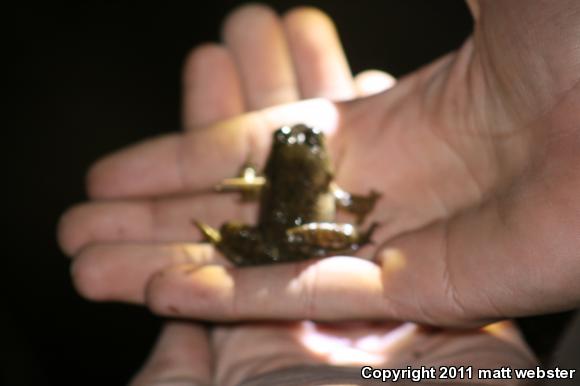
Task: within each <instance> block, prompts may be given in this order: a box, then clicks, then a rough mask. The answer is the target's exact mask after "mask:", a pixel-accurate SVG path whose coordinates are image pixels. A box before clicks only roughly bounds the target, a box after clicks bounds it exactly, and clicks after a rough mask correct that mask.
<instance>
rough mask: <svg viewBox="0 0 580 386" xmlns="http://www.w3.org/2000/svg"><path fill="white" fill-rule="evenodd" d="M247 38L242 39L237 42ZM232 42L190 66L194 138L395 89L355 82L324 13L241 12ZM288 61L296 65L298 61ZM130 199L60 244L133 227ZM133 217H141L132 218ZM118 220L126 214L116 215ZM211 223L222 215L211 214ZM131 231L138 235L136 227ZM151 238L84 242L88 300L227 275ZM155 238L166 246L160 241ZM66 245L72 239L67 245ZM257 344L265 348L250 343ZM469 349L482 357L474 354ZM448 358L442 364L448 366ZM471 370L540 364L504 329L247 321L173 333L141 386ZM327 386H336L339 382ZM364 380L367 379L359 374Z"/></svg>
mask: <svg viewBox="0 0 580 386" xmlns="http://www.w3.org/2000/svg"><path fill="white" fill-rule="evenodd" d="M248 26H251V28H248ZM239 30H244V31H245V34H239V33H238V32H236V31H239ZM224 35H225V45H224V46H218V45H207V46H203V47H201V48H198V49H197V50H195V51H194V52H193V54H192V55H191V56H190V58H189V60H188V61H187V65H186V68H185V72H184V85H185V87H184V90H185V92H184V100H185V106H184V113H185V114H184V122H185V126H186V128H187V129H188V131H187V132H186V133H185V135H190V133H195V132H197V131H198V130H207V129H202V128H200V127H203V125H207V124H211V122H213V121H216V120H218V119H220V118H227V117H228V116H232V115H236V114H239V113H240V112H242V111H244V110H245V109H259V108H263V107H265V106H268V105H270V104H276V103H281V102H289V101H292V100H294V99H297V98H301V97H314V96H324V97H327V98H333V99H347V98H352V97H353V96H354V95H368V94H372V93H374V92H378V91H380V90H384V89H386V88H388V87H390V86H391V85H392V84H393V83H394V80H393V79H392V78H390V77H389V76H388V75H386V74H384V73H381V72H377V71H369V72H365V73H362V74H360V75H359V76H357V77H356V78H355V79H354V80H353V79H352V78H351V76H350V72H349V69H348V65H347V64H346V60H345V59H344V55H343V53H342V50H341V48H340V43H339V42H338V38H337V36H336V33H335V31H334V27H333V26H332V23H331V22H330V21H329V19H328V18H327V17H326V16H325V15H323V14H321V13H320V12H319V11H316V10H312V9H298V10H295V11H292V12H290V13H288V14H287V15H286V16H285V17H284V18H283V19H281V20H280V19H278V18H277V17H276V16H275V15H274V14H273V12H272V11H271V10H268V9H267V8H264V7H256V6H249V7H244V8H242V9H240V10H238V11H237V12H235V13H234V14H233V15H231V16H230V17H229V18H228V21H227V22H226V23H225V29H224ZM256 37H260V38H261V39H262V41H261V42H260V43H261V44H257V45H256V44H255V43H252V44H250V41H252V39H254V38H256ZM307 52H309V53H310V55H308V54H306V53H307ZM290 58H293V59H294V60H295V61H294V62H292V63H290ZM261 66H264V67H261ZM292 66H294V68H292ZM294 74H295V75H294ZM293 77H295V79H294V78H293ZM289 79H290V80H289ZM292 79H294V80H292ZM260 82H264V83H260ZM287 84H290V86H287ZM299 85H302V86H300V87H299ZM224 96H227V97H224ZM317 103H320V102H315V104H317ZM323 105H324V104H323ZM303 106H305V105H299V108H300V109H303ZM291 109H292V108H291ZM218 130H219V129H218ZM132 196H134V195H129V196H128V197H124V198H116V199H115V201H104V202H98V201H97V202H93V203H89V204H84V205H83V206H81V207H78V208H76V209H73V210H71V211H70V212H69V213H68V214H67V215H65V217H64V218H63V223H62V224H63V225H62V230H63V233H62V235H63V236H66V235H67V234H70V232H73V231H75V229H78V228H76V226H73V225H74V224H75V221H79V220H80V221H81V222H80V223H78V222H76V225H80V224H82V226H83V232H86V231H88V230H89V229H90V227H86V225H88V224H89V223H90V222H92V221H94V220H97V221H101V220H104V219H107V218H108V219H109V220H112V222H111V223H109V224H110V225H111V224H115V222H116V221H118V219H120V218H122V217H123V216H129V217H128V218H127V219H126V220H127V221H129V222H131V221H137V220H139V217H138V213H139V210H140V209H142V205H143V203H144V201H143V199H142V198H134V197H132ZM202 197H204V199H207V198H208V197H205V196H202ZM198 198H199V197H198V196H197V195H195V194H192V197H187V196H185V197H177V198H175V197H174V198H167V197H162V196H161V198H155V199H151V200H158V201H149V204H152V203H154V202H157V203H160V204H161V205H164V206H165V205H167V206H165V208H166V209H171V208H173V209H172V210H173V211H174V212H173V214H172V215H170V217H171V216H174V215H176V214H177V212H178V211H179V210H186V211H187V210H191V208H189V209H186V206H187V205H191V204H192V203H193V202H195V201H196V200H197V199H198ZM173 200H175V201H173ZM194 207H195V206H194ZM131 208H133V209H137V211H133V212H132V211H131ZM198 208H199V207H198ZM116 210H120V211H121V213H122V215H121V216H119V217H117V214H116V213H115V211H116ZM213 210H215V208H214V209H213ZM160 213H164V211H163V210H162V211H161V212H160ZM168 214H169V213H165V215H168ZM87 215H88V217H85V216H87ZM111 215H112V216H114V217H113V218H111V217H109V216H111ZM135 215H137V217H135ZM209 215H213V213H209V212H208V216H209ZM79 216H80V217H79ZM102 216H105V217H102ZM179 216H181V215H179ZM224 216H225V214H224ZM86 220H88V221H89V222H85V221H86ZM109 220H106V221H109ZM141 220H142V219H141ZM171 221H173V220H171ZM126 224H128V225H131V226H135V225H138V222H137V223H133V224H129V223H126ZM180 225H181V224H180ZM94 229H96V228H94ZM102 229H103V230H104V228H102ZM116 229H117V230H120V229H121V228H116ZM173 230H176V228H173ZM149 231H150V232H151V233H149V234H148V236H146V234H145V233H143V234H141V235H140V236H139V237H137V238H136V239H137V241H135V236H136V234H131V235H129V234H125V235H119V234H118V235H117V236H115V237H117V238H110V235H111V234H109V236H107V235H104V234H102V233H99V232H97V233H96V234H94V235H92V236H91V235H84V236H85V237H86V236H89V238H85V239H84V240H85V241H87V240H91V243H85V244H84V245H81V244H79V245H78V246H77V251H78V253H77V254H76V255H75V256H74V262H73V275H74V278H75V282H76V284H77V287H78V288H79V290H80V292H81V293H83V294H84V295H85V296H87V297H89V298H92V299H95V300H104V299H110V300H112V299H114V300H125V301H133V302H143V300H144V286H145V283H146V282H147V281H148V280H149V277H150V276H151V275H153V274H154V273H155V272H157V271H159V270H163V269H166V268H167V267H171V266H172V265H178V266H180V265H181V264H183V263H187V264H188V267H190V268H191V267H193V266H196V267H200V266H203V265H204V264H208V263H212V264H213V265H214V268H219V264H221V265H223V266H228V264H227V263H226V262H225V261H223V260H219V257H218V256H216V255H215V254H214V251H213V249H212V248H211V247H208V246H200V245H196V244H192V243H190V244H187V243H180V242H169V241H168V240H165V239H163V238H164V237H167V238H169V237H175V238H176V239H178V238H179V236H175V235H173V236H172V235H171V230H170V231H168V233H162V234H161V236H158V235H157V231H158V230H156V229H150V230H149ZM149 231H148V232H149ZM190 231H191V229H190ZM81 233H82V232H81ZM177 234H178V235H179V234H180V233H179V231H178V232H177ZM79 235H80V234H77V236H76V237H78V236H79ZM165 235H166V236H165ZM93 236H96V237H94V238H93ZM156 237H162V241H160V240H159V239H157V238H156ZM66 239H67V237H63V241H64V240H66ZM67 245H68V246H70V244H66V242H65V243H63V246H64V247H65V249H66V248H67ZM349 261H350V260H349ZM353 261H356V260H353ZM216 264H217V265H216ZM127 273H130V276H127ZM257 341H259V342H260V345H255V344H253V343H254V342H257ZM239 347H246V349H244V350H240V349H239ZM466 350H467V351H469V352H472V353H473V355H471V356H465V354H464V353H465V351H466ZM462 353H463V354H462ZM442 357H443V358H444V359H445V362H441V361H440V358H442ZM474 363H475V364H477V365H479V366H482V367H496V366H499V365H508V364H509V365H511V366H516V367H517V366H520V367H526V366H529V365H531V364H533V363H534V358H533V357H532V356H531V355H530V353H529V350H528V349H527V348H526V347H525V344H523V342H522V340H521V339H520V338H519V336H518V334H517V331H515V330H514V329H513V327H512V326H511V325H510V324H509V323H507V322H503V323H500V324H496V325H493V326H490V327H487V328H485V329H482V330H475V331H468V332H461V333H459V332H449V331H443V330H437V329H434V330H432V329H424V328H421V327H418V326H417V325H414V324H412V323H403V324H400V323H385V322H382V323H378V324H372V323H359V324H346V325H345V324H340V325H329V324H318V325H317V324H314V323H312V322H301V323H278V324H268V323H250V324H241V325H234V326H221V327H219V326H218V327H215V328H214V329H213V333H212V336H211V339H210V340H208V336H207V334H206V331H205V330H204V329H203V328H202V327H200V326H199V325H196V324H194V323H188V322H177V321H174V322H168V323H167V324H166V326H165V327H164V330H163V332H162V334H161V336H160V338H159V341H158V343H157V345H156V347H155V350H154V351H153V353H152V354H151V356H150V358H149V360H148V361H147V363H146V364H145V366H144V367H143V369H142V370H141V371H140V372H139V374H138V375H137V376H136V377H135V379H134V380H133V382H132V384H134V385H148V384H158V385H161V384H171V385H176V384H188V385H189V384H210V383H211V382H212V381H215V382H216V384H219V385H236V384H238V383H239V382H240V381H243V380H247V379H248V378H251V377H254V376H256V375H260V374H262V375H263V377H264V376H265V377H266V378H263V377H262V378H261V381H262V382H264V379H266V380H267V384H276V382H278V381H279V380H280V378H279V377H280V374H277V373H276V372H275V370H277V369H283V368H288V367H293V366H299V365H333V366H336V365H341V366H349V365H350V366H353V365H358V366H360V365H363V364H366V365H369V364H370V365H375V366H388V367H395V366H402V367H404V366H406V365H409V364H410V365H414V366H420V365H434V366H436V365H438V364H439V365H441V364H447V365H449V364H455V365H462V364H464V365H473V364H474ZM212 368H214V371H213V374H212V371H211V369H212ZM333 368H334V367H333ZM308 369H310V370H312V368H311V367H308ZM329 369H332V368H327V367H316V368H315V371H322V372H323V373H324V374H327V375H328V372H329ZM272 371H274V372H272ZM305 371H306V370H303V371H300V373H301V374H304V373H305ZM331 373H332V371H331ZM264 374H265V375H264ZM328 376H329V377H330V378H328V379H331V378H332V374H330V375H328ZM355 377H357V378H360V377H359V376H358V375H356V374H355ZM248 384H252V382H251V381H249V383H248Z"/></svg>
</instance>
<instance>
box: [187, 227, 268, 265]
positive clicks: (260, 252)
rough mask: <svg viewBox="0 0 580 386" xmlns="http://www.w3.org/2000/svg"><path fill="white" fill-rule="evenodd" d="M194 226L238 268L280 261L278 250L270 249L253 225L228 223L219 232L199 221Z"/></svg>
mask: <svg viewBox="0 0 580 386" xmlns="http://www.w3.org/2000/svg"><path fill="white" fill-rule="evenodd" d="M194 224H195V225H196V226H197V228H198V229H199V230H200V232H201V233H202V234H203V236H204V238H205V239H206V241H209V242H210V243H212V244H213V245H215V246H216V248H217V249H218V250H219V251H220V252H221V253H222V254H223V255H224V256H225V257H226V258H227V259H228V260H230V261H231V262H232V263H233V264H235V265H237V266H245V265H259V264H269V263H274V262H276V261H278V260H279V251H278V249H277V248H273V247H269V246H268V244H267V243H265V242H264V240H263V239H262V236H261V234H260V233H259V232H258V230H257V229H256V228H255V227H253V226H251V225H246V224H240V223H236V222H228V223H225V224H224V225H222V226H221V228H220V229H219V230H217V229H215V228H212V227H210V226H209V225H206V224H203V223H200V222H198V221H194Z"/></svg>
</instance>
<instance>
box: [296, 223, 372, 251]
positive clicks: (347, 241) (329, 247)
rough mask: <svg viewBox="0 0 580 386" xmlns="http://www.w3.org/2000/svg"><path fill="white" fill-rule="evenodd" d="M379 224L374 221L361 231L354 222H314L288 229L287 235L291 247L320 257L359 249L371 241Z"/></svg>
mask: <svg viewBox="0 0 580 386" xmlns="http://www.w3.org/2000/svg"><path fill="white" fill-rule="evenodd" d="M377 226H378V224H377V223H373V224H372V225H371V226H370V227H369V228H368V229H367V230H366V231H364V232H362V233H361V232H360V231H359V229H358V228H357V227H356V226H354V225H352V224H347V223H330V222H312V223H308V224H304V225H301V226H297V227H293V228H290V229H288V230H287V231H286V237H287V242H288V244H289V245H290V249H295V250H298V251H300V252H301V253H309V254H311V255H312V257H320V256H325V255H328V254H332V253H340V252H348V251H355V250H357V249H359V248H360V247H362V246H363V245H365V244H368V243H370V242H371V241H370V240H371V237H372V234H373V232H374V231H375V229H376V228H377Z"/></svg>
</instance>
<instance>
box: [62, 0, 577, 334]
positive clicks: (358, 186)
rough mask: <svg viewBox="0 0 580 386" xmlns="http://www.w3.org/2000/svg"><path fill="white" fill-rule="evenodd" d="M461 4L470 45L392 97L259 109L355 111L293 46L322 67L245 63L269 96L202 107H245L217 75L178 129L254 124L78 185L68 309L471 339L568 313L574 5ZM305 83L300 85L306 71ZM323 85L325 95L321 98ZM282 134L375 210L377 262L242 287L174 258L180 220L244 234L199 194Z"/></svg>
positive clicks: (192, 251)
mask: <svg viewBox="0 0 580 386" xmlns="http://www.w3.org/2000/svg"><path fill="white" fill-rule="evenodd" d="M470 6H471V9H472V11H473V13H474V16H475V18H476V26H475V31H474V34H473V37H472V38H470V39H468V40H467V41H466V43H465V44H464V45H463V46H462V47H461V48H460V49H459V50H458V51H456V52H454V53H451V54H449V55H447V56H445V57H444V58H441V59H440V60H438V61H436V62H435V63H433V64H431V65H428V66H426V67H425V68H423V69H422V70H420V71H418V72H416V73H414V74H411V75H409V76H408V77H406V78H404V79H403V80H402V81H400V82H399V83H398V85H397V86H396V87H394V88H392V89H390V90H389V91H386V92H384V93H381V94H378V95H374V96H371V97H367V98H362V99H357V100H354V101H345V102H328V101H326V100H312V101H305V102H297V103H292V104H288V105H285V106H280V107H272V108H262V107H264V106H269V105H272V104H275V103H280V102H287V101H288V100H289V99H291V98H293V99H296V98H297V97H298V96H301V97H305V98H308V97H316V96H323V97H333V98H334V99H337V96H338V99H348V98H350V97H352V96H353V95H352V93H351V94H350V95H349V92H348V91H341V92H344V94H340V93H339V92H338V91H336V90H344V89H343V88H342V86H341V85H344V84H345V82H346V83H348V80H344V78H341V77H340V76H338V75H337V74H336V72H339V70H336V67H337V64H336V63H337V62H336V61H333V62H332V63H326V64H327V65H328V66H329V67H328V68H327V69H326V67H324V66H323V65H322V64H325V60H326V59H325V58H326V56H324V55H321V54H320V53H319V52H317V51H316V50H312V49H311V48H312V46H309V44H311V43H312V42H311V41H307V39H306V41H302V43H300V44H298V43H297V41H299V40H300V39H302V38H301V37H300V34H299V33H298V32H297V31H294V32H292V31H288V32H287V34H288V36H289V44H288V46H289V49H290V50H291V51H293V52H294V53H293V55H292V57H299V58H308V60H310V61H312V62H314V63H318V64H319V65H320V66H315V67H314V68H315V69H314V70H312V72H308V71H310V70H308V71H307V72H305V73H304V72H303V75H301V76H299V77H294V76H293V75H292V74H293V71H291V70H290V69H288V71H285V70H284V66H286V68H289V67H290V68H291V65H290V64H288V63H287V64H286V65H284V64H282V63H280V62H276V60H277V59H272V58H271V59H266V58H265V57H264V56H263V55H262V57H260V59H261V60H262V61H259V63H258V64H257V68H259V69H263V68H266V69H268V68H274V66H278V67H277V68H278V69H280V74H285V75H281V76H276V77H270V76H269V73H268V72H267V71H265V72H264V71H262V73H260V76H253V77H252V76H250V75H249V74H247V72H248V71H249V68H251V66H252V64H250V63H246V64H244V63H242V62H241V63H238V65H239V66H240V68H241V73H242V74H244V77H242V79H245V80H244V82H246V83H245V84H244V86H243V87H249V86H250V85H251V87H252V88H253V89H254V90H261V91H264V90H268V91H267V92H265V93H264V94H260V93H259V92H256V94H255V95H256V96H254V94H251V95H250V94H248V95H244V96H243V99H241V100H243V101H244V102H243V103H242V102H240V99H238V100H236V101H233V100H232V101H230V102H228V103H231V105H229V106H227V107H226V106H225V105H219V106H218V105H216V104H214V103H212V101H216V100H218V99H219V98H221V97H222V96H223V95H235V94H236V93H239V94H242V91H241V90H242V86H241V83H240V82H241V80H240V79H237V82H233V83H232V82H229V81H228V80H229V79H231V77H234V78H235V77H236V75H235V72H232V73H229V74H227V73H224V72H222V74H223V75H221V78H220V79H222V80H223V84H221V83H220V86H221V88H217V87H216V88H215V90H218V91H215V92H213V94H212V93H211V92H210V93H206V94H205V95H204V96H203V97H201V96H198V97H197V98H201V99H202V100H203V101H200V102H199V106H203V108H202V107H200V108H199V109H198V110H196V109H195V108H194V107H191V109H190V110H188V108H186V109H185V111H186V116H185V120H186V126H187V125H190V122H191V121H188V119H189V118H188V117H193V116H199V114H200V112H201V114H202V115H203V112H204V111H207V112H210V111H212V109H218V110H220V109H221V111H219V112H220V113H223V114H222V116H224V117H225V116H234V115H235V114H238V113H241V112H242V111H244V110H251V111H253V112H250V113H246V114H242V115H239V116H235V117H233V118H231V119H227V120H222V121H220V122H218V123H214V124H209V125H208V126H204V128H201V129H195V130H188V131H187V132H186V133H183V134H172V135H168V136H165V137H161V138H157V139H154V140H149V141H145V142H143V143H141V144H138V145H136V146H134V147H132V148H130V149H126V150H124V151H121V152H119V153H117V154H114V155H112V156H109V157H107V158H105V159H103V160H102V161H100V162H99V163H97V164H96V165H95V167H94V168H93V169H92V170H91V172H90V174H89V178H88V185H89V193H90V195H91V197H92V198H94V199H97V200H101V201H96V202H91V203H88V204H82V205H80V206H78V207H76V208H73V209H71V210H70V211H69V212H67V214H65V216H64V217H63V219H62V221H61V226H60V242H61V245H62V246H63V249H64V250H65V251H67V253H69V254H71V255H75V261H74V265H73V274H74V278H75V281H76V284H77V287H78V288H79V290H80V292H81V293H83V294H84V295H85V296H87V297H88V298H92V299H96V300H105V299H116V300H125V301H133V302H143V301H145V300H147V302H148V304H149V306H151V307H152V309H153V310H154V311H156V312H158V313H160V314H164V315H170V316H182V317H184V316H189V317H194V318H206V319H213V320H239V319H257V318H279V319H304V318H308V319H317V320H340V319H398V320H413V321H419V322H426V323H431V324H440V325H454V326H459V325H461V326H467V325H474V324H481V323H484V322H486V321H489V320H494V319H496V318H499V317H505V316H517V315H526V314H531V313H536V312H547V311H553V310H560V309H566V308H572V307H575V306H578V304H579V293H580V288H579V287H580V283H579V281H578V280H577V278H578V277H579V275H580V264H579V261H580V260H579V259H578V251H579V250H580V237H579V236H578V235H579V234H580V232H578V229H580V216H579V214H580V202H579V201H578V199H577V197H578V192H580V175H579V173H580V171H579V168H578V164H579V162H580V152H578V151H577V149H578V148H580V147H579V146H580V136H579V134H578V133H579V127H578V108H577V107H578V105H579V103H580V102H579V101H580V91H579V86H578V77H579V73H580V70H579V68H580V67H579V63H580V53H579V51H578V47H577V44H576V43H575V40H574V37H575V36H577V35H578V33H579V31H578V29H579V28H580V23H578V22H577V19H578V17H579V16H578V15H579V14H580V13H579V11H578V7H579V6H578V4H577V3H574V2H567V1H561V2H552V3H543V2H534V3H530V4H527V5H526V6H524V5H522V4H517V3H514V2H507V3H499V2H481V3H476V2H472V3H470ZM246 27H247V26H246ZM226 34H227V31H226ZM293 34H295V35H298V36H297V37H296V40H292V39H293V38H292V36H293ZM231 39H235V37H234V34H233V33H232V35H231ZM312 39H314V38H312ZM226 40H227V38H226ZM257 46H260V45H255V46H254V47H257ZM205 49H206V50H211V49H212V48H211V47H206V48H205ZM218 51H219V50H218ZM220 55H222V54H218V55H216V57H219V56H220ZM284 55H285V54H282V56H284ZM286 55H287V54H286ZM273 57H277V56H276V55H273ZM213 59H215V58H213ZM213 59H212V60H213ZM215 60H217V61H218V62H219V60H221V59H215ZM268 60H272V61H270V62H268ZM305 61H307V60H306V59H305ZM194 62H195V61H194ZM224 62H226V63H227V64H225V66H230V65H231V62H230V61H229V60H224ZM321 63H322V64H321ZM214 64H215V63H214ZM254 64H256V63H254ZM261 66H263V67H261ZM300 66H301V65H300V64H298V63H296V64H295V67H296V71H297V73H300V71H306V70H305V69H302V70H301V67H300ZM211 67H212V66H207V67H206V71H210V70H211ZM214 67H215V66H214ZM208 68H209V70H208ZM244 68H245V70H244ZM322 68H325V71H324V72H322V71H321V69H322ZM333 69H334V70H333ZM333 71H336V72H333ZM246 75H247V76H248V77H247V78H245V77H246ZM207 79H209V77H208V78H207ZM340 79H342V80H340ZM216 81H217V82H220V81H221V80H216ZM268 82H273V84H268ZM186 84H187V85H188V86H187V87H186V89H188V88H189V87H193V88H195V87H198V86H195V83H194V82H188V81H187V79H186ZM232 84H234V85H236V86H234V87H233V88H234V89H233V90H232V89H230V87H232V86H231V85H232ZM238 86H239V87H238ZM271 86H272V87H271ZM200 87H201V86H200ZM270 87H271V88H270ZM325 87H333V92H332V93H326V92H314V91H316V90H325ZM334 88H336V89H334ZM248 89H249V88H248ZM225 90H228V92H225ZM296 90H300V95H297V93H296ZM193 94H194V93H192V95H193ZM329 94H330V95H329ZM186 95H188V94H187V92H186ZM257 95H260V96H257ZM289 96H290V97H291V98H289ZM194 100H195V98H193V97H192V98H191V99H187V98H186V105H188V106H189V104H191V106H194V104H195V103H194V102H193V101H194ZM212 106H213V107H212ZM230 108H231V110H230ZM261 108H262V109H261ZM235 109H237V111H235V112H234V110H235ZM256 109H258V110H256ZM196 114H197V115H196ZM212 121H213V119H206V120H204V119H202V118H200V122H204V123H211V122H212ZM289 121H291V122H294V121H296V122H306V123H310V124H314V125H317V126H319V127H321V128H323V129H324V130H326V131H327V133H328V135H329V137H330V138H329V146H330V151H331V153H332V154H333V155H334V159H335V161H336V166H337V176H336V178H337V181H338V183H339V184H340V185H341V186H342V187H343V188H345V189H347V190H350V191H353V192H356V193H363V194H364V193H366V192H368V191H369V190H370V189H373V188H374V189H376V190H380V191H381V192H382V194H383V196H382V198H381V201H380V202H379V204H378V207H377V209H376V210H375V211H374V213H373V214H372V218H370V219H369V221H379V222H380V223H381V224H382V226H381V228H380V230H379V231H378V232H377V234H376V236H375V241H376V245H375V248H374V249H373V250H370V251H367V252H366V253H368V255H367V256H372V257H373V258H374V261H366V260H361V259H355V258H350V257H335V258H329V259H323V260H320V261H309V262H306V263H300V264H287V265H279V266H272V267H256V268H245V269H235V268H233V267H229V266H227V264H223V265H222V266H220V265H219V263H220V262H221V263H223V260H222V259H221V258H220V256H218V255H217V254H216V253H215V251H214V250H213V248H211V247H208V246H204V245H197V244H193V243H191V244H184V243H183V240H191V239H192V238H195V236H193V237H192V229H191V225H190V220H191V219H192V218H199V219H207V220H208V222H210V223H211V224H212V225H216V226H217V225H220V224H221V223H223V222H224V221H226V220H230V219H232V218H235V217H237V218H238V219H240V220H243V221H247V222H251V221H252V220H253V217H254V214H255V206H253V205H251V204H248V205H246V204H244V205H240V204H239V203H238V202H237V201H236V200H235V199H233V198H232V197H225V196H216V195H213V194H208V189H210V188H211V187H212V186H213V185H214V184H215V183H217V182H219V181H220V180H221V179H222V178H225V177H229V176H231V175H234V174H235V173H236V171H237V170H238V168H239V166H240V165H241V164H242V163H243V162H244V160H245V159H246V158H247V156H248V155H249V154H250V153H252V154H253V155H254V156H255V157H256V158H257V159H259V160H262V161H263V159H264V157H265V154H266V151H267V149H268V145H269V138H270V136H269V134H268V133H269V132H271V131H272V130H274V129H275V128H276V127H278V126H280V125H282V124H288V123H291V122H289ZM234 133H235V135H234ZM347 145H348V146H347ZM151 241H154V242H155V244H153V245H151V244H149V245H143V244H142V242H151ZM383 241H384V243H383ZM206 263H212V264H208V265H205V264H206ZM158 271H161V272H160V273H158V274H156V275H154V276H153V277H152V274H153V273H155V272H158ZM127 272H131V276H130V277H129V278H128V277H127ZM145 287H147V290H146V291H144V290H143V289H144V288H145ZM264 288H266V289H267V291H264ZM145 293H147V299H145Z"/></svg>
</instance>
